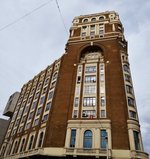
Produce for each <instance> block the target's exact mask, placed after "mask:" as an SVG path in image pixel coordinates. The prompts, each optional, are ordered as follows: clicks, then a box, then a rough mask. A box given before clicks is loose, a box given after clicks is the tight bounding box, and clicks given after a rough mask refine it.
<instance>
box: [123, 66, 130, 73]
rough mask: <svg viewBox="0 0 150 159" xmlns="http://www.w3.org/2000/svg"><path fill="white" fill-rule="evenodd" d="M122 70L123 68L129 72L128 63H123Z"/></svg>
mask: <svg viewBox="0 0 150 159" xmlns="http://www.w3.org/2000/svg"><path fill="white" fill-rule="evenodd" d="M123 70H124V71H125V72H128V73H129V72H130V71H129V66H128V65H123Z"/></svg>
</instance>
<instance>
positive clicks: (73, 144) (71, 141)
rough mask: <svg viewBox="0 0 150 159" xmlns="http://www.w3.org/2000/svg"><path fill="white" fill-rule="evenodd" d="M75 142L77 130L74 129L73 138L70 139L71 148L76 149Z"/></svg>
mask: <svg viewBox="0 0 150 159" xmlns="http://www.w3.org/2000/svg"><path fill="white" fill-rule="evenodd" d="M75 142H76V130H75V129H72V130H71V138H70V147H75Z"/></svg>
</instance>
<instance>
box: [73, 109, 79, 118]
mask: <svg viewBox="0 0 150 159" xmlns="http://www.w3.org/2000/svg"><path fill="white" fill-rule="evenodd" d="M77 116H78V111H77V110H74V111H73V118H77Z"/></svg>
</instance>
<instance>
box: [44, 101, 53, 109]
mask: <svg viewBox="0 0 150 159" xmlns="http://www.w3.org/2000/svg"><path fill="white" fill-rule="evenodd" d="M51 104H52V103H51V102H49V103H47V104H46V108H45V111H48V110H50V108H51Z"/></svg>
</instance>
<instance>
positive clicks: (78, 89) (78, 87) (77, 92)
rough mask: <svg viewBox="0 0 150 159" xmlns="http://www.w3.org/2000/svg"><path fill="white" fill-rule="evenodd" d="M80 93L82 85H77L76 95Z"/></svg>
mask: <svg viewBox="0 0 150 159" xmlns="http://www.w3.org/2000/svg"><path fill="white" fill-rule="evenodd" d="M79 94H80V86H76V95H79Z"/></svg>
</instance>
